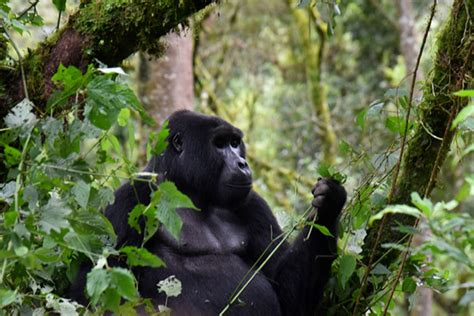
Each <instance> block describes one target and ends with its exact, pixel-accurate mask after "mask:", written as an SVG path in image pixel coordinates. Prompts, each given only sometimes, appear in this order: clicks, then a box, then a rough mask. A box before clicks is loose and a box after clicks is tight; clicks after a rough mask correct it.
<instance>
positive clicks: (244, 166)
mask: <svg viewBox="0 0 474 316" xmlns="http://www.w3.org/2000/svg"><path fill="white" fill-rule="evenodd" d="M237 165H238V166H239V168H240V169H245V168H247V167H248V164H247V162H246V161H239V162H238V163H237Z"/></svg>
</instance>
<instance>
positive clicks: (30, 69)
mask: <svg viewBox="0 0 474 316" xmlns="http://www.w3.org/2000/svg"><path fill="white" fill-rule="evenodd" d="M214 2H216V1H215V0H198V1H196V0H193V1H191V0H180V1H174V0H167V1H145V0H132V1H110V0H105V1H82V4H81V6H80V9H79V10H78V11H77V12H76V13H75V14H74V15H73V16H71V17H70V19H69V21H68V23H67V24H66V25H65V26H64V27H63V28H62V29H61V30H60V31H58V32H57V33H55V34H53V35H52V36H51V37H50V38H49V39H47V40H46V41H45V42H44V43H42V44H41V45H40V46H39V47H38V48H37V49H36V50H34V51H32V52H31V53H30V54H29V55H28V56H26V57H25V58H24V60H23V63H24V65H23V66H24V68H25V73H26V85H27V89H28V93H29V97H30V99H31V100H32V101H33V102H34V103H35V104H36V106H37V108H39V109H41V108H42V107H43V106H44V104H45V103H46V100H47V99H48V97H49V96H50V94H51V93H52V90H53V84H52V82H51V77H52V76H53V74H54V73H55V72H56V70H57V68H58V66H59V65H60V64H63V65H65V66H69V65H74V66H76V67H79V68H80V69H82V70H85V68H86V67H87V65H88V64H89V63H91V62H93V61H95V60H99V61H100V62H102V63H105V64H107V65H109V66H113V65H117V64H118V63H120V62H121V61H122V60H123V59H125V58H127V57H128V56H129V55H130V54H132V53H133V52H135V51H137V50H139V49H140V50H142V51H146V52H148V53H150V54H155V53H157V52H160V50H161V45H160V44H159V42H158V39H159V37H160V36H163V35H165V34H166V33H168V32H170V31H171V30H173V29H174V28H176V27H177V26H178V25H179V24H181V23H185V22H186V20H187V18H188V17H189V16H191V15H192V14H193V13H195V12H197V11H199V10H201V9H203V8H204V7H206V6H208V5H210V4H211V3H214ZM0 78H1V79H0V86H1V87H2V88H3V90H4V91H5V94H3V95H2V96H1V97H0V118H2V117H4V116H5V114H6V113H7V111H8V109H9V108H11V107H12V106H13V105H14V104H15V103H17V102H18V101H19V100H21V99H23V98H24V97H25V95H24V89H23V83H22V78H21V76H20V70H19V69H16V70H14V71H9V72H6V71H3V72H2V73H0ZM2 121H3V120H2Z"/></svg>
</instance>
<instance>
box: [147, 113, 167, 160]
mask: <svg viewBox="0 0 474 316" xmlns="http://www.w3.org/2000/svg"><path fill="white" fill-rule="evenodd" d="M168 124H169V122H168V121H166V122H165V123H164V124H163V127H162V128H161V130H160V132H159V133H158V136H157V139H156V143H155V145H154V146H153V149H152V151H151V152H152V154H153V155H156V156H159V155H161V154H162V153H163V152H164V151H165V149H166V147H168V141H167V138H168V136H169V134H170V130H169V127H168Z"/></svg>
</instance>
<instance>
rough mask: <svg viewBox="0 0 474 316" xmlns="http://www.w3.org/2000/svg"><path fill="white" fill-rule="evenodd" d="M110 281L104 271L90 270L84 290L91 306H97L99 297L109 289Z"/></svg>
mask: <svg viewBox="0 0 474 316" xmlns="http://www.w3.org/2000/svg"><path fill="white" fill-rule="evenodd" d="M110 281H111V277H110V275H109V273H108V272H107V270H104V269H92V270H91V272H89V273H88V274H87V285H86V290H87V294H88V295H89V297H90V298H91V302H92V304H93V305H95V304H97V302H98V301H99V298H100V295H101V294H102V293H103V292H104V291H105V290H106V289H107V288H108V287H109V284H110Z"/></svg>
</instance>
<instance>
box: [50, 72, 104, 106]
mask: <svg viewBox="0 0 474 316" xmlns="http://www.w3.org/2000/svg"><path fill="white" fill-rule="evenodd" d="M94 72H95V70H94V67H93V66H92V65H89V67H88V68H87V71H86V73H85V74H82V72H81V71H80V70H79V69H78V68H76V67H74V66H68V67H67V68H66V67H64V66H63V65H62V64H61V65H59V67H58V71H57V72H56V73H55V74H54V76H53V77H52V78H51V80H52V81H53V82H54V83H55V85H56V86H58V87H60V88H61V90H58V91H55V92H54V93H53V95H52V96H51V97H50V98H49V99H48V103H47V106H46V110H47V112H49V111H51V110H53V109H54V108H55V107H57V106H63V105H65V104H66V103H67V102H68V101H69V98H70V97H72V96H75V95H76V94H77V93H78V92H79V91H80V90H82V89H85V87H86V85H87V84H88V83H89V82H90V81H91V79H92V77H93V75H94Z"/></svg>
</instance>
